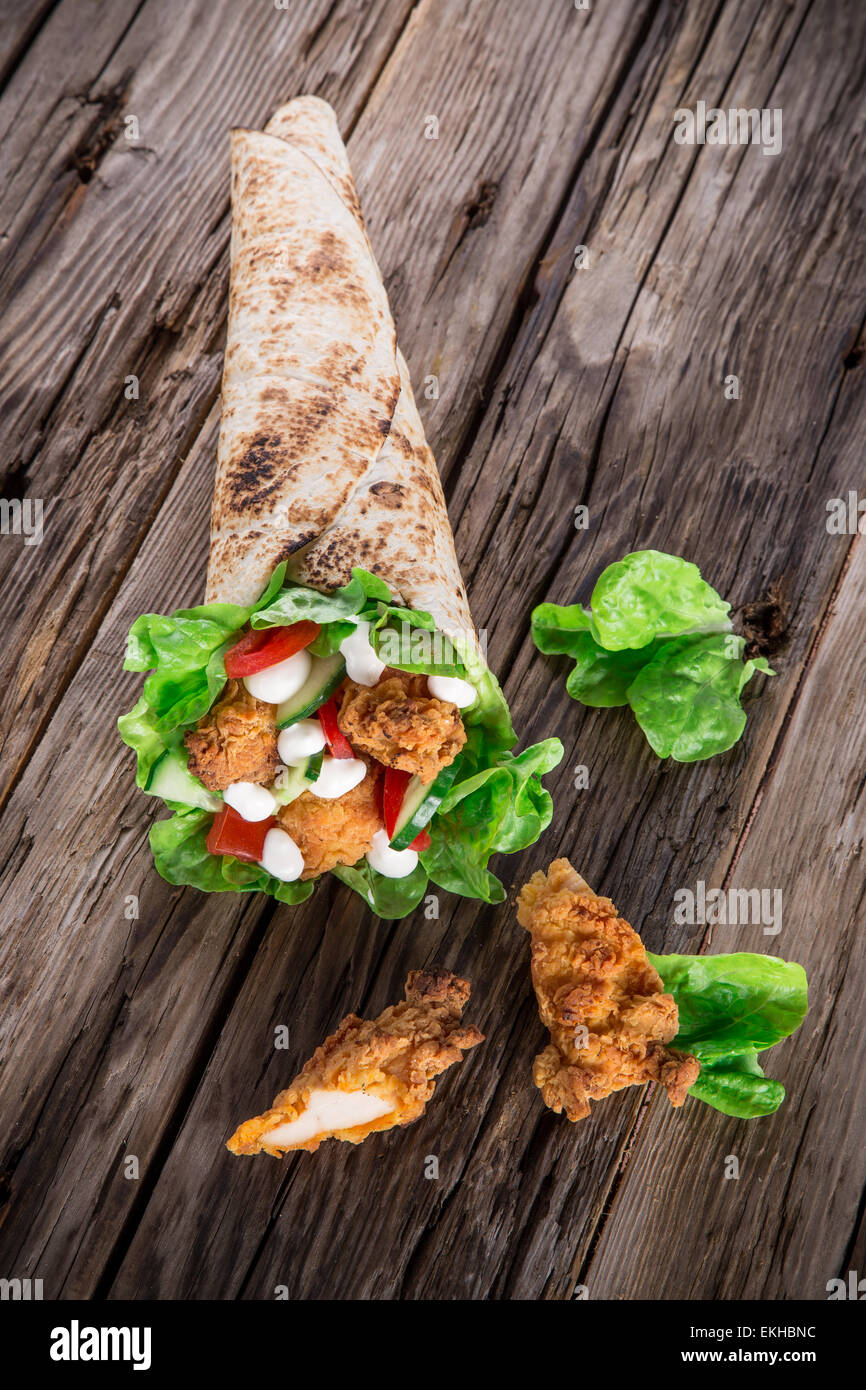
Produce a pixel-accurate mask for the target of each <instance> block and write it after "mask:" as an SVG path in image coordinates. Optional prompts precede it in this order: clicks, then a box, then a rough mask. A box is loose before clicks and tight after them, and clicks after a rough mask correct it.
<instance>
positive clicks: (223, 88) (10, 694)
mask: <svg viewBox="0 0 866 1390" xmlns="http://www.w3.org/2000/svg"><path fill="white" fill-rule="evenodd" d="M410 8H411V0H376V3H375V4H373V5H365V4H360V3H357V2H356V3H351V4H348V5H344V6H341V7H340V10H339V13H338V14H336V15H334V14H333V13H332V6H331V5H330V4H329V0H312V3H309V4H305V5H302V6H301V5H299V6H294V5H293V6H290V7H289V9H288V10H285V11H283V10H276V9H275V8H274V7H273V6H272V5H259V4H246V5H240V6H239V5H235V4H227V3H212V0H199V2H198V3H196V4H194V5H187V6H185V7H184V8H183V10H182V11H179V10H178V8H177V6H173V5H172V4H171V3H168V4H166V3H165V0H145V3H144V5H143V6H142V4H141V3H140V2H139V3H138V4H137V5H136V4H133V3H128V4H121V5H113V6H111V7H110V20H109V19H106V17H105V15H104V9H105V7H104V6H102V5H100V4H98V3H96V2H95V0H94V3H92V4H91V3H90V2H89V0H84V3H83V4H79V3H78V2H77V0H75V3H66V4H61V5H60V6H59V7H58V9H57V10H56V11H55V13H54V14H53V15H52V16H51V19H50V20H49V22H48V23H47V24H46V26H45V27H44V29H43V30H42V32H41V33H40V35H39V37H38V39H37V41H36V42H35V43H34V44H33V46H32V48H31V50H30V51H29V53H28V54H27V56H26V58H25V60H24V62H22V64H21V66H20V68H19V69H18V71H17V72H16V74H15V77H14V79H13V80H12V82H11V83H10V85H9V87H8V89H7V91H6V92H5V94H4V96H3V98H2V100H0V157H2V166H0V167H2V170H3V173H4V174H5V179H4V181H3V182H2V183H0V216H2V219H3V223H2V224H3V226H4V228H5V231H6V240H5V241H4V242H3V246H4V247H6V249H7V259H6V261H5V263H0V274H2V279H0V283H2V285H3V287H4V290H5V295H6V298H7V301H8V303H7V312H6V314H5V317H4V326H3V329H2V330H0V343H2V357H3V363H4V366H3V368H2V374H0V389H2V391H3V396H4V402H5V406H6V425H7V429H6V430H5V431H4V436H3V442H2V445H0V473H4V474H5V475H6V493H5V495H7V496H17V497H24V496H27V497H31V498H41V499H43V501H44V504H45V523H44V525H45V536H44V539H43V541H42V543H41V544H40V545H25V544H24V543H23V538H16V537H8V538H5V539H4V544H3V546H2V547H0V594H2V595H3V602H4V607H5V611H6V612H7V613H10V614H12V615H14V617H13V619H12V621H10V623H9V625H8V630H7V640H8V643H9V652H10V655H11V654H12V653H13V652H14V654H15V655H14V660H15V663H16V666H17V678H16V680H15V681H13V682H10V683H9V684H8V685H7V686H6V687H5V689H4V691H3V694H2V697H0V730H2V737H3V746H2V750H0V799H2V798H3V797H5V795H6V794H7V793H8V788H9V785H10V782H11V781H12V780H14V778H15V777H16V776H17V774H18V773H19V772H20V769H21V766H22V764H23V761H24V759H25V758H26V756H27V753H28V750H29V749H30V748H31V747H32V745H33V741H34V739H35V738H36V737H38V734H39V732H40V730H41V729H42V727H44V722H45V718H46V716H47V714H49V713H50V711H51V709H52V708H53V705H54V703H55V702H56V699H57V697H58V695H59V694H60V693H61V692H62V690H63V688H64V686H65V684H66V683H67V681H68V677H69V673H70V671H71V670H73V669H74V668H75V666H76V665H77V663H78V662H79V661H80V659H81V657H82V655H83V653H84V652H85V651H86V649H87V646H88V644H89V643H90V642H91V641H92V640H93V636H94V633H95V631H96V628H97V626H98V623H99V621H100V620H101V618H102V616H103V615H104V613H105V611H106V608H107V605H108V602H109V601H110V598H111V596H112V594H113V593H114V592H115V590H116V588H117V585H118V583H119V580H120V578H121V576H122V574H123V573H124V572H125V570H126V569H127V568H128V565H129V560H130V558H131V556H132V555H134V553H135V550H136V549H137V547H138V545H139V543H140V540H141V537H142V535H143V534H144V532H145V530H146V528H147V526H148V524H149V522H150V521H151V520H152V518H153V517H154V515H155V513H156V509H157V507H158V505H159V503H160V502H161V501H162V500H163V499H164V497H165V495H166V493H167V490H168V487H169V486H170V484H171V481H172V479H173V477H174V476H175V475H176V472H177V468H178V465H179V462H180V459H181V458H182V457H183V455H184V454H185V453H186V451H187V450H188V449H189V447H190V446H191V444H192V441H193V439H194V438H195V436H196V433H197V431H198V429H199V428H200V426H201V423H202V420H203V419H204V416H205V415H206V414H207V412H208V410H209V408H210V406H211V405H212V404H213V401H214V400H215V398H216V395H217V392H218V390H219V375H220V371H221V367H222V355H221V353H222V342H223V337H224V331H225V328H224V325H225V294H226V285H227V278H228V258H227V247H228V234H229V221H228V139H227V131H228V127H229V126H230V125H232V124H241V123H244V122H247V123H251V124H252V123H256V124H258V123H261V122H262V121H264V120H265V119H267V116H268V114H269V113H270V111H271V110H273V108H274V107H275V106H276V105H277V104H278V103H279V102H280V101H282V100H284V99H285V98H286V97H287V96H288V95H292V94H294V93H295V92H297V91H299V90H306V89H314V90H318V91H320V92H321V93H322V94H323V95H325V96H327V95H328V94H329V93H330V94H331V95H335V94H336V93H339V96H338V98H336V96H335V99H337V100H338V107H339V111H340V116H341V118H342V119H343V120H344V121H346V122H347V123H351V122H353V121H354V120H356V119H357V116H358V113H359V111H360V109H361V107H362V105H363V103H364V101H365V100H366V97H367V93H368V91H369V88H370V85H371V84H372V82H373V81H374V80H375V77H376V75H377V74H378V72H379V71H380V69H381V66H382V63H383V62H384V60H385V58H386V57H387V55H388V52H389V51H390V48H391V47H392V46H393V44H394V43H395V42H396V39H397V37H398V35H399V33H400V31H401V28H402V26H403V24H404V22H405V19H406V16H407V15H408V13H409V11H410ZM82 33H85V34H93V35H95V36H97V37H94V39H93V41H92V42H89V41H88V42H87V43H86V44H82V43H81V42H80V38H79V36H80V35H81V34H82ZM215 72H218V73H219V74H220V80H219V82H218V83H215V82H214V81H213V80H212V75H213V73H215ZM58 89H59V90H60V91H61V92H62V93H63V95H62V96H61V98H60V99H59V100H58V96H57V93H58ZM126 115H133V116H135V117H136V118H137V120H138V122H139V133H140V138H139V139H138V140H137V141H135V142H128V141H127V140H126V139H125V138H124V125H123V120H124V117H125V116H126ZM131 376H134V377H135V378H137V379H138V390H139V398H138V399H137V400H131V401H130V400H127V399H126V398H125V395H124V392H125V389H126V387H125V383H126V382H127V379H128V378H129V377H131ZM58 574H62V575H63V576H64V580H63V583H62V584H61V585H58V584H57V583H56V578H55V577H56V575H58ZM49 653H50V656H51V659H50V660H48V659H47V657H48V655H49Z"/></svg>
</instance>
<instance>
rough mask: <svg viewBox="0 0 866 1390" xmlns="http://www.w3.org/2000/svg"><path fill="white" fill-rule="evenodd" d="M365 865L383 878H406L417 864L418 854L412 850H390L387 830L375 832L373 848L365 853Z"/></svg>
mask: <svg viewBox="0 0 866 1390" xmlns="http://www.w3.org/2000/svg"><path fill="white" fill-rule="evenodd" d="M367 863H368V864H369V865H370V868H371V869H375V870H376V872H377V873H379V874H382V876H383V878H408V876H409V874H411V872H412V870H413V869H414V868H415V866H416V865H417V863H418V852H417V850H414V849H392V848H391V846H390V845H389V843H388V832H387V830H377V831H376V834H375V835H374V836H373V846H372V848H371V849H369V850H368V851H367Z"/></svg>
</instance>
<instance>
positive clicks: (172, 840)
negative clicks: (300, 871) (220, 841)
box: [150, 810, 315, 903]
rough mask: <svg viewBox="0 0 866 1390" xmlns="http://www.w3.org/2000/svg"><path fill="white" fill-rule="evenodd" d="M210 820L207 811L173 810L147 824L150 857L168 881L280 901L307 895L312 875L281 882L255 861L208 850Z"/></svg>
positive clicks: (295, 900)
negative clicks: (151, 856) (303, 878)
mask: <svg viewBox="0 0 866 1390" xmlns="http://www.w3.org/2000/svg"><path fill="white" fill-rule="evenodd" d="M212 820H213V816H211V815H210V814H209V813H208V812H207V811H196V810H192V811H176V812H175V814H174V815H173V816H172V817H171V818H170V820H160V821H156V823H155V824H154V825H152V826H151V827H150V848H151V851H152V853H153V860H154V863H155V865H156V868H157V871H158V872H159V873H160V874H161V875H162V877H163V878H164V879H166V880H167V882H168V883H177V884H190V885H191V886H192V887H193V888H200V889H201V890H202V892H203V893H270V895H271V897H272V898H276V899H277V900H278V901H279V902H281V903H302V902H303V901H304V899H305V898H308V897H309V896H310V894H311V893H312V891H313V888H314V886H315V885H314V882H313V881H312V880H311V879H307V880H306V881H305V882H303V883H301V882H300V881H298V882H296V883H283V882H282V880H281V879H278V878H273V877H272V876H271V875H270V874H269V873H267V872H266V871H265V870H264V869H262V868H260V867H259V865H258V864H244V863H242V861H241V860H240V859H233V858H232V857H231V855H228V854H211V853H210V852H209V850H208V848H207V845H206V843H205V841H206V840H207V835H208V831H209V830H210V827H211V822H212Z"/></svg>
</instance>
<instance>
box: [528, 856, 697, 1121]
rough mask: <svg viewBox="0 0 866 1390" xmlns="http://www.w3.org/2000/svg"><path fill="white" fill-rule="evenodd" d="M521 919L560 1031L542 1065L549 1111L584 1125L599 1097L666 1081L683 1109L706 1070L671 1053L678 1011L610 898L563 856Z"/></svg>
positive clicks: (542, 1002) (550, 1016) (546, 1006)
mask: <svg viewBox="0 0 866 1390" xmlns="http://www.w3.org/2000/svg"><path fill="white" fill-rule="evenodd" d="M517 920H518V921H519V923H520V925H521V926H522V927H526V929H527V931H528V932H530V933H531V935H532V983H533V985H534V987H535V993H536V997H537V999H538V1011H539V1014H540V1015H541V1021H542V1023H544V1024H545V1026H546V1027H547V1028H548V1029H549V1030H550V1038H551V1041H550V1043H549V1045H548V1046H547V1047H546V1048H545V1049H544V1051H543V1052H541V1053H539V1055H538V1056H537V1057H536V1059H535V1061H534V1063H533V1067H532V1075H533V1079H534V1081H535V1084H536V1086H538V1087H539V1088H540V1090H541V1094H542V1096H543V1098H544V1103H545V1105H549V1106H550V1108H551V1110H554V1111H555V1112H556V1113H557V1114H560V1113H561V1112H562V1111H563V1110H564V1111H565V1113H566V1115H567V1116H568V1118H569V1119H570V1120H580V1119H583V1118H584V1116H586V1115H588V1114H589V1102H590V1101H591V1100H601V1099H602V1097H603V1096H607V1095H609V1094H610V1093H611V1091H620V1090H622V1088H623V1087H624V1086H638V1085H642V1084H643V1082H645V1081H660V1082H661V1084H662V1085H663V1086H664V1087H665V1089H666V1090H667V1093H668V1096H669V1098H670V1102H671V1104H672V1105H682V1103H683V1101H684V1100H685V1098H686V1092H687V1091H688V1089H689V1087H690V1086H691V1085H692V1084H693V1083H694V1082H695V1080H696V1079H697V1076H698V1072H699V1071H700V1063H699V1062H698V1061H697V1060H696V1059H695V1058H694V1057H692V1056H690V1055H688V1054H686V1053H679V1052H671V1051H669V1050H668V1049H667V1047H666V1046H665V1044H666V1043H669V1042H670V1041H671V1040H672V1039H673V1038H675V1037H676V1034H677V1030H678V1027H679V1019H678V1015H677V1006H676V1004H675V1003H674V1000H673V997H672V996H671V995H670V994H664V993H663V992H662V990H663V985H662V980H661V977H660V976H659V974H658V972H657V971H656V970H655V969H654V968H653V967H652V966H651V965H650V963H649V961H648V960H647V954H646V950H645V949H644V945H643V942H642V941H641V939H640V937H639V936H638V934H637V932H636V931H634V930H633V928H632V927H630V926H629V924H628V922H625V921H623V919H622V918H621V917H618V916H617V915H616V908H615V907H614V905H613V903H612V902H611V901H610V899H609V898H599V897H597V896H596V894H595V893H593V891H592V889H591V888H589V886H588V885H587V884H586V883H585V882H584V880H583V879H582V878H581V877H580V875H579V874H578V873H576V872H575V870H574V869H573V868H572V867H571V865H570V864H569V862H568V860H567V859H556V860H555V861H554V862H553V863H552V864H551V866H550V868H549V870H548V872H547V873H546V874H545V873H543V872H542V871H539V872H538V873H535V874H533V876H532V878H531V879H530V880H529V882H528V883H527V884H526V885H525V887H524V888H523V889H522V890H521V892H520V895H519V897H518V900H517ZM577 1029H582V1030H583V1031H582V1033H580V1032H578V1033H577V1034H576V1031H575V1030H577Z"/></svg>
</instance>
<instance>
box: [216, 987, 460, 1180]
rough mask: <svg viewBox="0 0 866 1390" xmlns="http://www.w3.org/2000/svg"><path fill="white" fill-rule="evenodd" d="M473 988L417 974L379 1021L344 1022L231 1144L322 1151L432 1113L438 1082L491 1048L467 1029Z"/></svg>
mask: <svg viewBox="0 0 866 1390" xmlns="http://www.w3.org/2000/svg"><path fill="white" fill-rule="evenodd" d="M468 999H469V983H468V981H467V980H460V979H458V978H457V976H456V975H451V974H449V973H448V971H445V970H435V969H434V970H413V971H412V973H411V974H410V975H409V978H408V980H407V981H406V998H405V1001H404V1002H403V1003H402V1004H394V1005H392V1006H391V1007H390V1008H388V1009H386V1010H385V1012H384V1013H383V1014H380V1016H379V1017H378V1018H377V1019H375V1020H373V1021H366V1022H365V1021H364V1020H363V1019H360V1018H357V1017H356V1016H355V1015H354V1014H349V1016H348V1017H347V1018H344V1019H343V1022H342V1023H341V1024H340V1026H339V1028H338V1029H337V1031H336V1033H333V1034H332V1035H331V1037H329V1038H327V1039H326V1041H325V1042H324V1043H323V1044H322V1046H321V1047H319V1048H317V1049H316V1052H315V1053H314V1054H313V1056H312V1057H311V1058H310V1060H309V1062H307V1064H306V1066H305V1067H304V1068H303V1070H302V1071H301V1072H300V1074H299V1075H298V1076H297V1077H296V1078H295V1080H294V1081H293V1082H292V1084H291V1086H289V1088H288V1090H285V1091H281V1092H280V1094H279V1095H278V1096H277V1098H276V1100H275V1101H274V1104H273V1107H272V1109H270V1110H267V1111H265V1113H264V1115H257V1116H256V1117H255V1118H254V1119H252V1120H246V1121H245V1122H244V1124H242V1125H241V1126H240V1128H239V1129H238V1130H237V1131H236V1132H235V1133H234V1134H233V1135H232V1137H231V1139H229V1141H228V1148H229V1149H231V1151H232V1153H235V1154H256V1153H261V1152H262V1151H264V1153H268V1154H272V1155H273V1156H274V1157H275V1158H278V1157H279V1156H280V1154H281V1153H286V1152H288V1151H289V1150H290V1149H306V1150H307V1151H308V1152H309V1153H314V1152H315V1151H316V1149H317V1148H318V1147H319V1144H320V1143H321V1142H322V1140H323V1139H344V1140H345V1141H346V1142H347V1143H349V1144H360V1143H361V1142H362V1141H363V1140H364V1139H366V1138H367V1135H368V1134H374V1133H376V1132H377V1131H378V1130H383V1129H393V1128H394V1126H395V1125H408V1124H411V1123H412V1121H413V1120H417V1119H418V1118H419V1117H420V1116H421V1115H423V1113H424V1109H425V1107H426V1105H427V1102H428V1100H429V1099H430V1097H431V1096H432V1094H433V1091H434V1089H435V1083H434V1080H433V1078H434V1077H436V1076H438V1075H439V1073H440V1072H443V1071H445V1070H446V1068H447V1067H450V1066H451V1065H452V1063H454V1062H460V1061H462V1060H463V1053H464V1051H466V1049H467V1048H470V1047H475V1046H476V1044H477V1043H480V1042H483V1041H484V1039H483V1035H482V1034H481V1033H479V1031H478V1029H477V1028H471V1027H470V1028H467V1027H463V1026H462V1025H461V1022H460V1019H461V1015H462V1013H463V1009H464V1007H465V1005H466V1003H467V1000H468Z"/></svg>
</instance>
